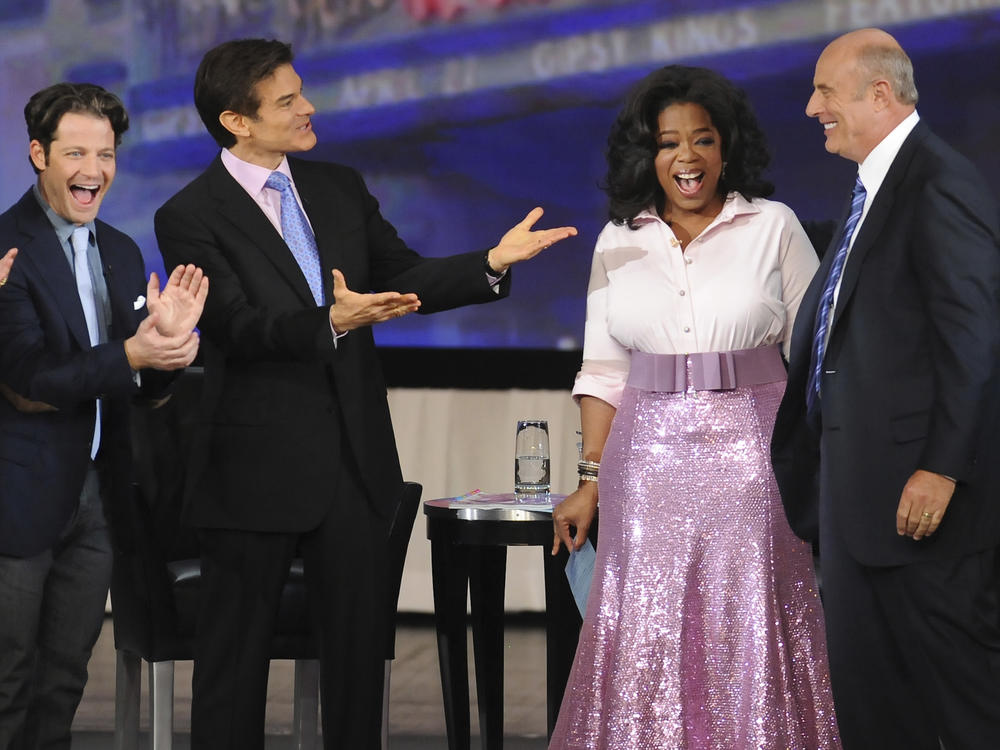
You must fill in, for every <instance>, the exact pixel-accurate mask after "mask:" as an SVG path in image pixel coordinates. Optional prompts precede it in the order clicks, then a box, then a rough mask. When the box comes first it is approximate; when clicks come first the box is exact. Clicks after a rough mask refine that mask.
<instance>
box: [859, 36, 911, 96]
mask: <svg viewBox="0 0 1000 750" xmlns="http://www.w3.org/2000/svg"><path fill="white" fill-rule="evenodd" d="M857 66H858V77H859V78H860V80H861V81H863V84H862V85H861V86H860V87H859V90H858V96H861V95H862V93H863V92H864V89H866V88H867V87H868V84H870V83H871V82H872V81H876V80H879V79H885V80H886V81H888V82H889V86H890V87H891V88H892V93H894V94H895V95H896V99H897V100H898V101H899V102H900V103H901V104H916V103H917V86H916V84H915V83H914V82H913V63H912V62H910V58H909V57H908V56H907V54H906V53H905V52H904V51H903V50H902V49H901V48H900V47H890V46H887V45H885V44H868V45H865V46H864V47H862V48H861V51H860V52H859V53H858V58H857Z"/></svg>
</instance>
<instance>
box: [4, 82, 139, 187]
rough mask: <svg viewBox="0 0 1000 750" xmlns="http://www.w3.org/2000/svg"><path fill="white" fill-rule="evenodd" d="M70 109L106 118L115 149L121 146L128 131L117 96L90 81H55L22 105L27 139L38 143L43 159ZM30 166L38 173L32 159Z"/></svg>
mask: <svg viewBox="0 0 1000 750" xmlns="http://www.w3.org/2000/svg"><path fill="white" fill-rule="evenodd" d="M70 112H73V113H77V114H85V115H93V116H94V117H99V118H102V119H103V118H107V119H108V121H109V122H110V123H111V129H112V130H113V131H114V134H115V148H117V147H118V146H119V145H121V142H122V136H123V135H124V134H125V131H126V130H128V112H126V111H125V105H124V104H122V102H121V99H119V98H118V97H117V96H115V95H114V94H112V93H111V92H110V91H108V90H107V89H104V88H102V87H101V86H98V85H96V84H93V83H56V84H54V85H52V86H49V87H48V88H44V89H42V90H41V91H38V92H36V93H34V94H33V95H32V97H31V98H30V99H29V100H28V103H27V104H26V105H24V122H25V124H26V125H27V126H28V139H29V140H30V141H38V142H39V143H40V144H42V148H43V149H44V151H45V160H46V161H48V158H49V147H50V146H51V145H52V141H53V140H55V137H56V130H57V129H58V128H59V123H60V122H61V121H62V118H63V115H65V114H68V113H70ZM31 168H32V169H34V170H35V173H36V174H37V173H38V168H37V167H36V166H35V164H34V162H32V163H31Z"/></svg>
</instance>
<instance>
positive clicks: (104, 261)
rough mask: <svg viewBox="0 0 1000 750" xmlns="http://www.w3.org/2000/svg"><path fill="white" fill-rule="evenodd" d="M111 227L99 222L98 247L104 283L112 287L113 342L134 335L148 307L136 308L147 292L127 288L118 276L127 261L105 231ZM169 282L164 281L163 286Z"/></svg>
mask: <svg viewBox="0 0 1000 750" xmlns="http://www.w3.org/2000/svg"><path fill="white" fill-rule="evenodd" d="M105 226H107V225H106V224H105V223H104V222H103V221H97V222H96V227H97V247H98V248H100V251H101V267H102V268H103V269H104V283H105V285H106V286H107V288H108V299H109V301H110V304H111V321H110V326H109V332H108V337H109V338H110V339H111V340H115V339H123V338H126V337H128V336H130V335H131V334H132V332H134V331H135V328H136V326H137V324H138V323H139V321H140V320H141V319H142V318H144V317H146V313H145V304H144V305H142V307H141V308H140V309H139V310H136V309H135V300H136V299H137V296H138V295H139V294H145V293H146V290H145V289H144V288H143V289H132V288H129V287H128V286H126V284H125V283H124V279H123V278H121V276H120V275H119V276H116V275H115V269H117V268H125V259H124V258H122V257H121V255H120V247H119V245H118V244H117V243H116V242H115V240H114V236H113V235H112V234H110V233H108V232H105V231H103V230H104V227H105ZM166 282H167V280H166V278H164V279H161V280H160V285H161V287H162V285H163V284H165V283H166Z"/></svg>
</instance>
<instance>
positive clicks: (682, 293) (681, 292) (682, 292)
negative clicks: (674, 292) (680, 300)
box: [680, 289, 687, 297]
mask: <svg viewBox="0 0 1000 750" xmlns="http://www.w3.org/2000/svg"><path fill="white" fill-rule="evenodd" d="M685 294H687V292H685V291H684V290H683V289H681V291H680V295H681V296H682V297H683V296H684V295H685Z"/></svg>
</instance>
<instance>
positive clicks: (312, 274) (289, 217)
mask: <svg viewBox="0 0 1000 750" xmlns="http://www.w3.org/2000/svg"><path fill="white" fill-rule="evenodd" d="M264 187H269V188H271V189H272V190H277V191H278V194H279V195H280V196H281V234H282V236H283V237H284V239H285V244H286V245H288V249H289V250H291V251H292V255H293V256H294V258H295V262H296V263H298V264H299V268H301V269H302V273H303V275H304V276H305V277H306V281H307V282H308V283H309V289H310V290H311V291H312V296H313V299H315V300H316V304H317V305H320V306H321V305H322V304H323V272H322V269H321V268H320V265H319V251H318V250H317V249H316V238H315V237H314V236H313V233H312V229H310V228H309V222H307V221H306V217H305V214H303V213H302V209H301V208H299V202H298V201H297V200H295V193H294V192H293V191H292V181H291V180H289V179H288V177H286V176H285V175H283V174H282V173H281V172H271V174H270V176H269V177H268V178H267V182H265V183H264Z"/></svg>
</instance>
